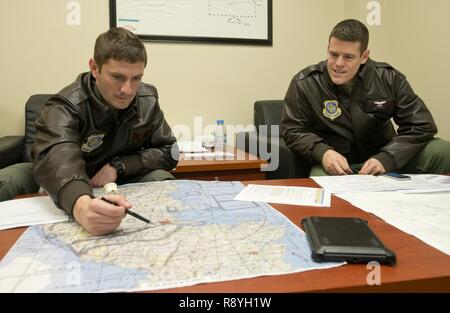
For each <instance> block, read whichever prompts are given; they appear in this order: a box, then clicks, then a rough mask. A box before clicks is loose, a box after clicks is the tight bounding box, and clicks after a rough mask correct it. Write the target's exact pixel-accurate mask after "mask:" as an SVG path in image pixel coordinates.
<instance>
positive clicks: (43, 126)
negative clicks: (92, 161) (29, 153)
mask: <svg viewBox="0 0 450 313" xmlns="http://www.w3.org/2000/svg"><path fill="white" fill-rule="evenodd" d="M79 128H80V118H79V113H78V112H77V110H76V109H74V108H73V107H72V106H70V105H68V104H65V103H64V102H63V100H61V99H58V98H53V99H50V101H49V102H48V103H47V104H46V106H45V107H44V109H43V110H42V113H41V115H40V117H39V118H38V119H37V121H36V132H37V133H36V140H35V142H34V144H33V159H34V166H33V171H34V178H35V179H36V181H37V182H38V184H39V185H41V186H42V187H43V188H44V189H45V190H46V191H47V192H48V193H49V194H50V196H51V197H52V199H53V200H54V201H55V203H56V204H57V205H58V206H59V207H60V208H62V209H64V210H65V211H66V212H68V213H69V214H72V209H73V205H74V204H75V201H76V199H78V197H80V196H81V195H84V194H90V195H92V189H91V187H90V186H89V177H88V175H87V174H86V172H85V161H84V159H83V157H82V151H81V144H80V136H79Z"/></svg>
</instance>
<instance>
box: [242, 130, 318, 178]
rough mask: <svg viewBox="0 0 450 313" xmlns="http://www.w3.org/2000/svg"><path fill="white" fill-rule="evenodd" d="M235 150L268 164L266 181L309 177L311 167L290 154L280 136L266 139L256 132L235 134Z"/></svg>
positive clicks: (292, 153) (266, 137)
mask: <svg viewBox="0 0 450 313" xmlns="http://www.w3.org/2000/svg"><path fill="white" fill-rule="evenodd" d="M236 146H237V148H239V149H241V150H244V151H245V152H247V153H251V154H253V155H257V156H258V157H259V158H261V159H263V160H266V161H268V162H269V164H268V166H269V169H270V170H269V171H267V172H266V178H268V179H285V178H303V177H308V176H309V171H310V170H311V165H310V164H309V162H307V161H306V160H304V159H303V158H301V157H299V156H297V155H296V154H295V153H294V152H292V151H291V150H290V149H289V148H288V146H287V145H286V142H285V141H284V139H283V138H282V137H280V136H271V137H268V136H267V135H265V134H261V135H258V134H257V133H256V132H240V133H237V134H236Z"/></svg>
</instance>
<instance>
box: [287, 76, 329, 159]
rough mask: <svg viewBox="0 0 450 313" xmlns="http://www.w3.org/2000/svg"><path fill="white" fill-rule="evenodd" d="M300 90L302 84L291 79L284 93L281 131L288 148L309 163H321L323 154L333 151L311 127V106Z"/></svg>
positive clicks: (296, 79)
mask: <svg viewBox="0 0 450 313" xmlns="http://www.w3.org/2000/svg"><path fill="white" fill-rule="evenodd" d="M302 88H304V86H303V82H302V81H301V80H298V78H295V77H294V79H292V81H291V83H290V85H289V88H288V90H287V92H286V97H285V99H284V100H285V105H284V108H283V112H282V123H281V128H282V129H281V131H282V133H283V137H284V140H285V141H286V143H287V145H288V147H289V148H290V149H291V150H292V151H294V152H295V153H297V154H299V155H300V156H302V157H304V158H305V159H306V160H308V161H309V162H311V163H319V164H321V163H322V157H323V155H324V153H325V152H326V151H327V150H329V149H333V148H332V147H330V146H328V145H327V144H326V143H325V141H324V139H323V138H321V137H320V136H318V135H317V134H316V133H315V132H314V129H313V127H312V125H311V124H312V123H313V118H312V114H311V104H310V103H309V101H308V100H307V97H306V96H305V94H304V92H303V90H302Z"/></svg>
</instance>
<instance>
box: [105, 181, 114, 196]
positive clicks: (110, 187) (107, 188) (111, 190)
mask: <svg viewBox="0 0 450 313" xmlns="http://www.w3.org/2000/svg"><path fill="white" fill-rule="evenodd" d="M103 190H104V191H105V193H106V194H116V193H117V184H116V183H108V184H106V185H105V186H103Z"/></svg>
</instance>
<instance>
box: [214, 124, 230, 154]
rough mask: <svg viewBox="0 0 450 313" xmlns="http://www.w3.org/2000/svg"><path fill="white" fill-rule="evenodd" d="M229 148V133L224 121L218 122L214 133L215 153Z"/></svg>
mask: <svg viewBox="0 0 450 313" xmlns="http://www.w3.org/2000/svg"><path fill="white" fill-rule="evenodd" d="M226 146H227V132H226V129H225V125H224V122H223V120H217V123H216V130H215V132H214V151H220V152H222V151H225V149H226Z"/></svg>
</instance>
